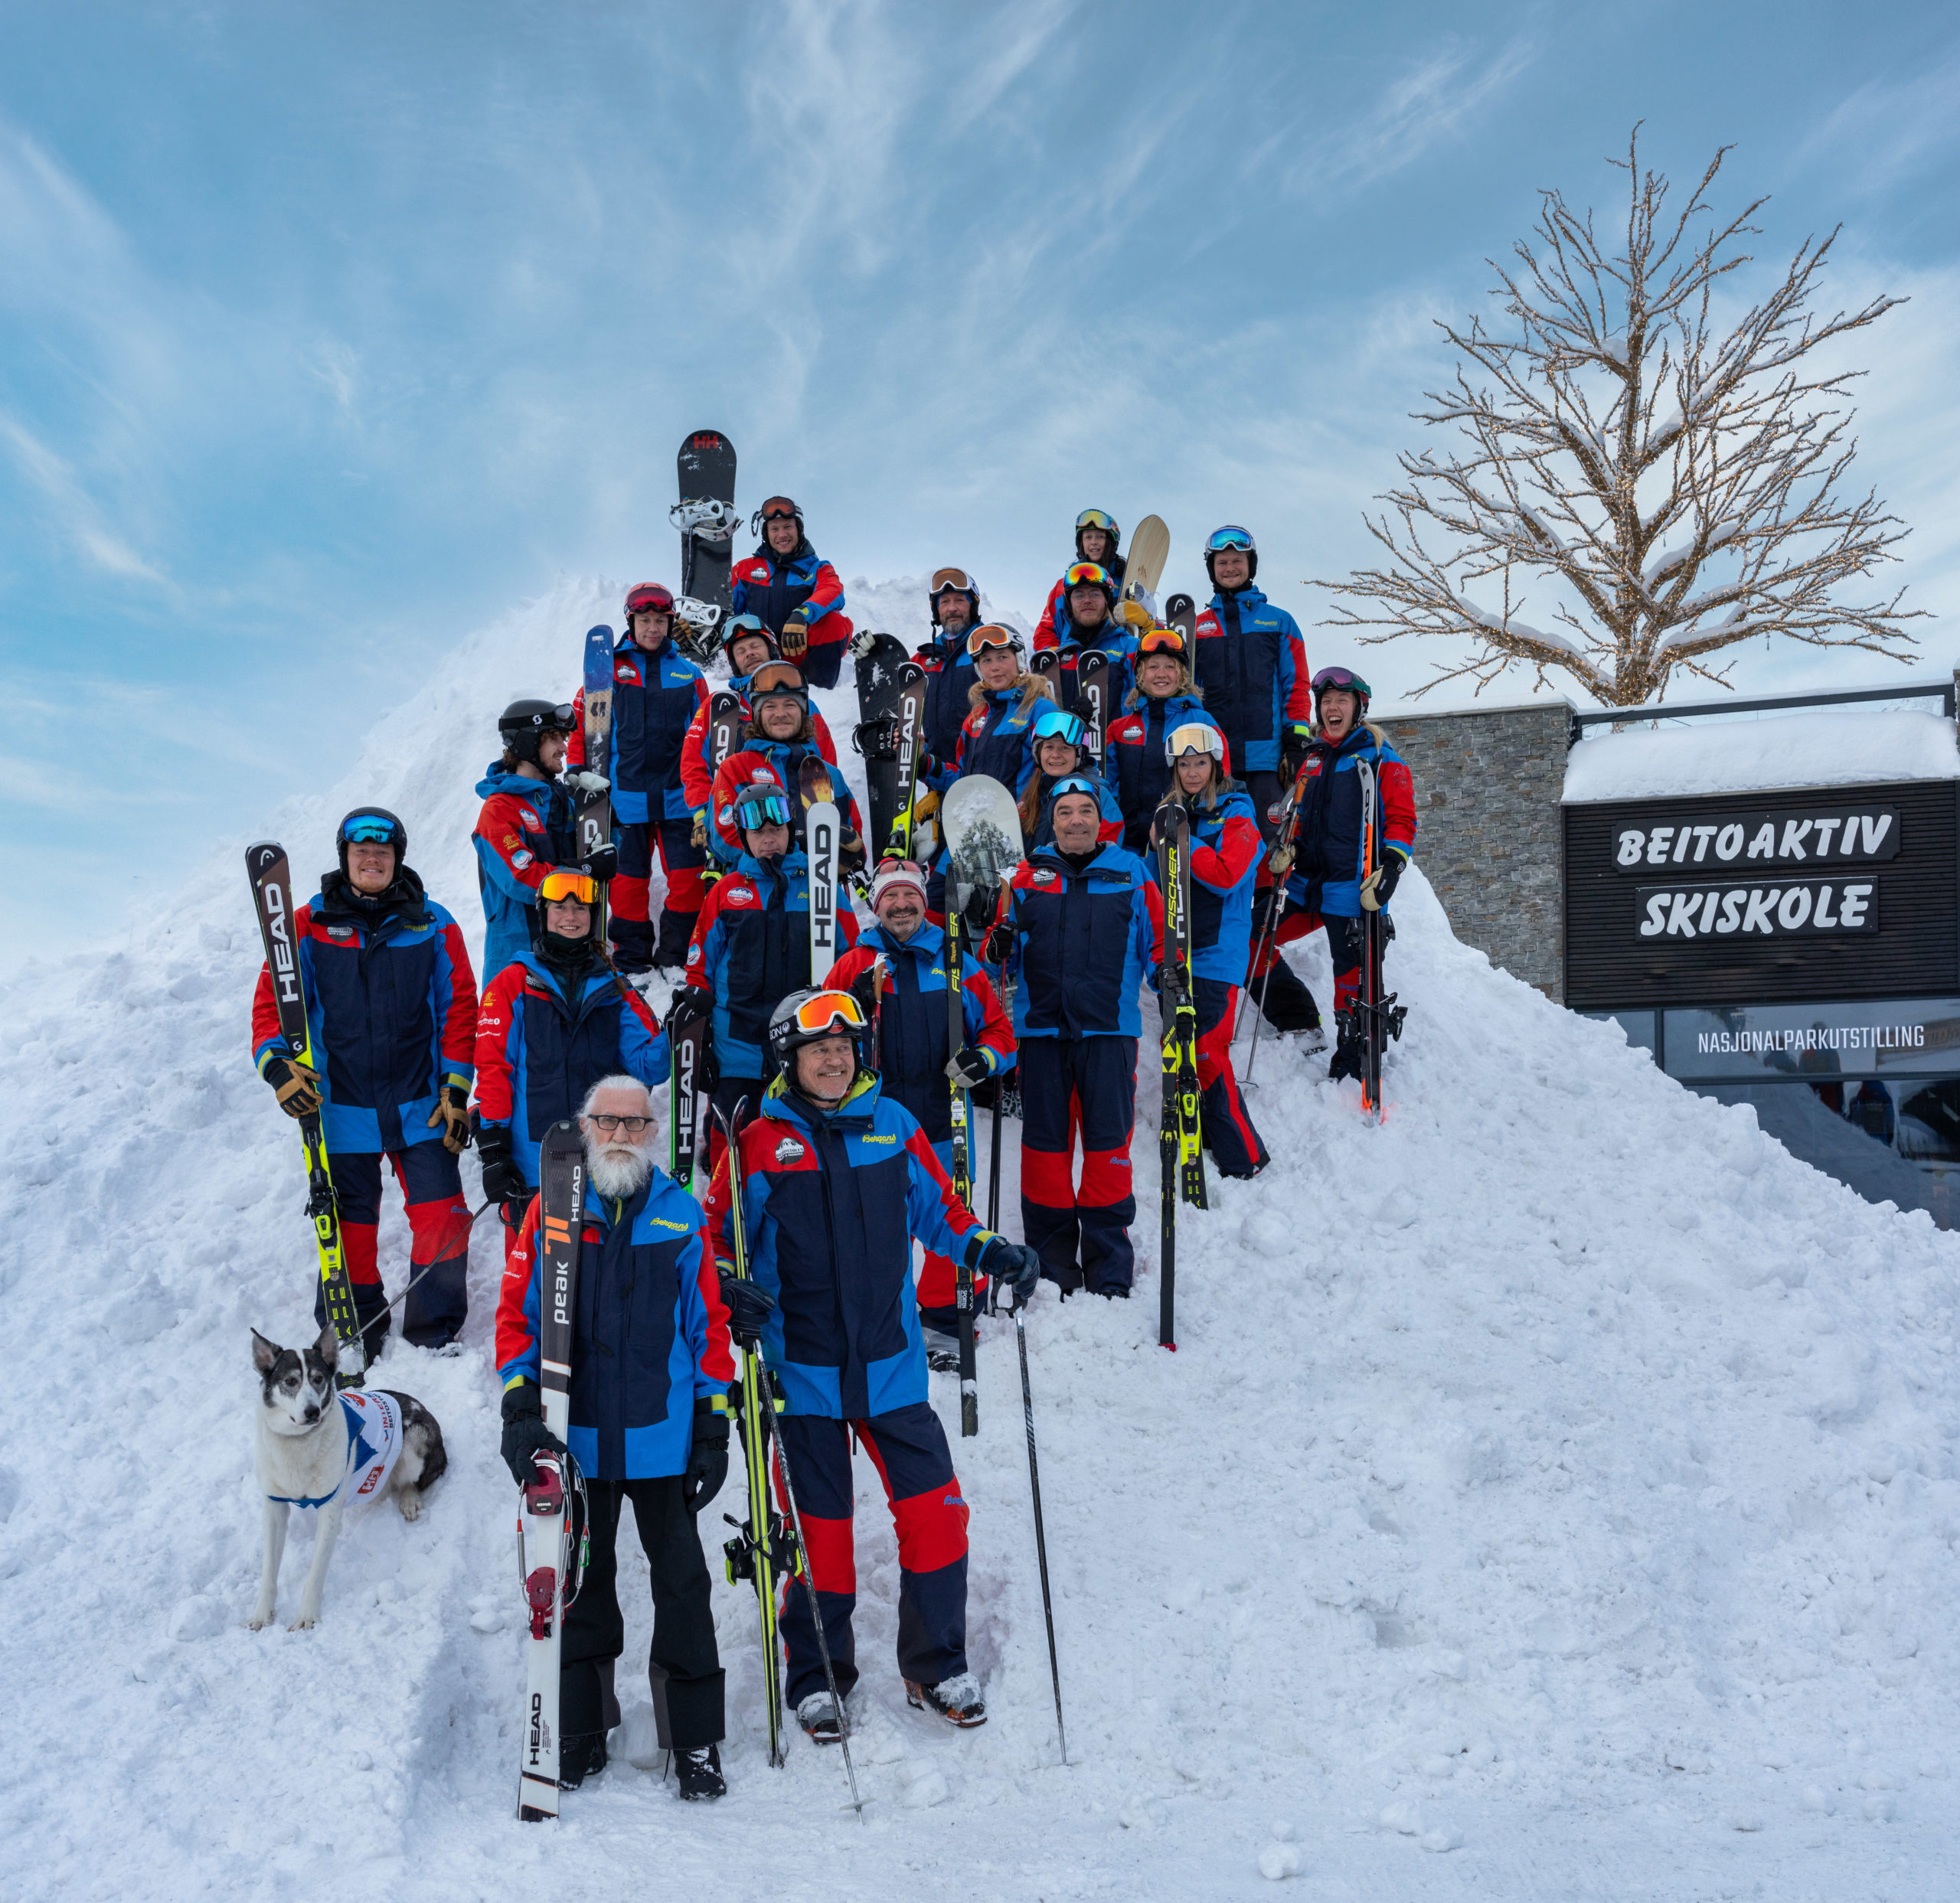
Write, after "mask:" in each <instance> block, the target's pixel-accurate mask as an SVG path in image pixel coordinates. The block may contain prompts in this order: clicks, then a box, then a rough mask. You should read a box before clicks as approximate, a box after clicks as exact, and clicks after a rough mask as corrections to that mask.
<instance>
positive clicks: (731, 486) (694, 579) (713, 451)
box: [676, 429, 735, 616]
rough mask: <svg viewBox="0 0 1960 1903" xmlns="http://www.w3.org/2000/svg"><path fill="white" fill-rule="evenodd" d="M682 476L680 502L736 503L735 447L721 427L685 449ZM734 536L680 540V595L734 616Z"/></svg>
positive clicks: (694, 437)
mask: <svg viewBox="0 0 1960 1903" xmlns="http://www.w3.org/2000/svg"><path fill="white" fill-rule="evenodd" d="M676 461H677V462H678V465H679V473H680V478H681V501H683V502H699V501H709V500H712V501H717V502H727V503H729V504H733V501H734V500H735V446H734V445H733V443H732V442H730V441H729V440H728V439H727V437H726V436H724V435H723V434H722V433H721V432H720V430H719V429H697V430H694V431H693V432H691V434H690V435H689V436H688V438H687V439H686V440H685V441H684V442H683V443H682V444H681V453H680V455H679V456H678V458H677V459H676ZM734 555H735V543H734V538H733V537H732V536H724V537H722V538H721V540H720V541H718V542H710V541H707V540H704V538H703V537H700V536H698V535H688V534H683V535H682V536H681V593H682V594H684V595H689V596H693V598H694V599H695V600H696V601H704V602H713V603H714V605H715V606H716V607H717V608H719V609H720V610H721V612H722V613H723V615H724V616H726V615H730V614H733V612H734V604H733V602H731V601H730V599H729V594H728V570H729V568H730V565H731V564H732V563H733V560H734Z"/></svg>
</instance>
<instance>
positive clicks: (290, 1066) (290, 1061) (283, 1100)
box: [259, 1057, 320, 1117]
mask: <svg viewBox="0 0 1960 1903" xmlns="http://www.w3.org/2000/svg"><path fill="white" fill-rule="evenodd" d="M259 1075H260V1076H261V1077H263V1078H264V1079H265V1080H266V1082H267V1083H269V1084H270V1085H272V1087H273V1095H274V1096H275V1097H276V1098H278V1099H279V1108H280V1109H282V1110H283V1111H285V1112H286V1115H288V1116H289V1117H310V1116H311V1115H312V1114H313V1112H314V1111H316V1110H318V1109H319V1107H320V1077H319V1072H317V1071H312V1070H309V1069H307V1068H306V1066H305V1065H304V1064H302V1062H300V1061H299V1059H298V1058H296V1057H268V1058H267V1059H266V1067H265V1069H263V1070H262V1071H260V1073H259Z"/></svg>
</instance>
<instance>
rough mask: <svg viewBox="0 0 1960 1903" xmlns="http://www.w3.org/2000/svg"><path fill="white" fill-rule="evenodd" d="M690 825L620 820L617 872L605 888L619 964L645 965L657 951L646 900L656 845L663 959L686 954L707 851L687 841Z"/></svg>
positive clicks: (639, 967) (673, 959) (636, 968)
mask: <svg viewBox="0 0 1960 1903" xmlns="http://www.w3.org/2000/svg"><path fill="white" fill-rule="evenodd" d="M649 797H650V798H657V797H658V795H649ZM618 831H619V838H618V841H617V842H616V843H617V844H618V846H619V871H618V873H616V874H615V875H614V877H613V880H612V884H611V885H609V886H607V888H606V900H607V903H609V905H610V906H611V907H612V922H611V923H610V925H609V927H608V928H607V930H608V935H609V936H610V938H612V945H613V948H614V950H615V951H616V952H617V953H618V954H619V962H620V963H621V964H622V965H624V966H625V967H626V968H627V969H628V970H629V971H639V970H642V969H643V968H645V966H647V965H650V964H651V963H652V961H653V958H654V955H655V952H654V933H653V921H652V916H651V913H650V912H649V911H648V898H649V896H650V893H651V890H652V882H653V855H654V852H655V848H656V847H658V850H659V854H660V869H661V872H662V873H663V874H665V877H666V880H667V896H666V899H665V901H664V902H663V904H662V908H661V915H660V947H659V948H660V952H661V962H662V963H663V964H674V965H678V964H679V963H680V962H681V960H682V959H684V958H685V957H686V956H687V955H688V939H689V938H691V937H693V935H694V918H695V915H696V914H697V913H698V912H700V910H701V897H702V886H701V868H702V867H704V866H705V865H706V864H707V853H706V852H705V851H704V850H703V849H702V848H701V847H699V846H697V845H694V844H691V841H692V840H693V837H694V821H692V820H691V819H663V820H661V821H659V822H658V824H653V823H652V822H651V821H648V822H645V823H635V822H633V821H627V820H622V821H619V827H618Z"/></svg>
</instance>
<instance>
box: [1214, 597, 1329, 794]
mask: <svg viewBox="0 0 1960 1903" xmlns="http://www.w3.org/2000/svg"><path fill="white" fill-rule="evenodd" d="M1196 645H1197V684H1198V685H1199V686H1200V687H1202V688H1203V689H1204V704H1205V705H1206V706H1207V707H1208V708H1210V710H1211V714H1212V717H1213V718H1214V720H1217V723H1218V724H1219V726H1221V727H1222V728H1223V730H1224V731H1225V735H1226V737H1227V739H1229V740H1230V742H1231V743H1232V758H1233V760H1234V761H1235V762H1236V766H1235V767H1234V769H1233V770H1234V771H1235V772H1239V773H1242V774H1253V773H1272V772H1278V771H1279V753H1280V746H1281V743H1282V739H1284V737H1285V736H1284V730H1285V728H1286V727H1287V726H1289V725H1292V724H1293V723H1296V722H1297V723H1299V724H1300V725H1302V726H1304V725H1305V724H1306V723H1307V722H1308V721H1309V720H1312V718H1313V687H1312V677H1311V676H1310V675H1309V674H1308V672H1307V649H1306V644H1305V642H1304V641H1302V640H1301V638H1300V628H1299V623H1298V622H1295V620H1294V619H1293V617H1292V615H1289V614H1288V613H1287V612H1286V611H1285V609H1283V608H1276V607H1274V606H1273V605H1272V603H1271V602H1269V601H1268V600H1267V599H1266V597H1265V596H1263V594H1261V593H1260V592H1259V590H1258V589H1256V588H1250V587H1248V588H1240V589H1234V590H1233V592H1231V593H1230V594H1229V595H1222V594H1215V595H1214V596H1212V598H1211V600H1210V605H1208V606H1207V608H1206V609H1205V610H1204V612H1203V613H1202V614H1201V615H1199V616H1198V618H1197V643H1196Z"/></svg>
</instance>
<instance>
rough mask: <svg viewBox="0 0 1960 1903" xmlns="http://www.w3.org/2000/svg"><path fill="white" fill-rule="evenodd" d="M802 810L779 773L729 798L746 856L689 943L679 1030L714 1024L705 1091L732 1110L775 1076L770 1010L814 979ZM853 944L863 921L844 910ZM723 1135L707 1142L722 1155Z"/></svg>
mask: <svg viewBox="0 0 1960 1903" xmlns="http://www.w3.org/2000/svg"><path fill="white" fill-rule="evenodd" d="M729 811H730V821H731V823H732V824H733V825H734V826H735V827H737V828H739V837H740V840H741V842H742V851H741V856H740V858H738V859H737V860H736V862H735V863H734V865H733V867H732V868H731V869H730V870H729V871H727V873H724V874H723V875H722V876H721V877H720V879H718V880H716V881H715V883H714V884H713V885H712V886H710V887H709V888H708V894H707V903H706V904H704V906H702V907H701V917H700V918H699V919H697V920H696V922H695V924H694V939H693V942H691V944H690V945H688V963H687V981H686V983H685V984H684V985H683V986H682V987H681V989H680V990H679V991H676V992H675V994H674V1002H673V1004H672V1006H671V1008H670V1009H669V1010H668V1024H669V1025H670V1027H671V1026H673V1025H675V1024H684V1023H694V1022H697V1021H701V1022H706V1023H709V1024H710V1025H711V1027H712V1030H713V1033H714V1034H713V1037H712V1040H711V1041H710V1045H709V1048H708V1049H707V1052H706V1053H705V1056H706V1057H707V1074H706V1075H705V1076H704V1077H703V1078H702V1079H701V1082H702V1085H703V1087H704V1088H708V1089H713V1090H714V1101H715V1103H716V1105H717V1107H718V1108H720V1109H721V1110H722V1111H725V1112H726V1113H727V1115H730V1116H733V1115H734V1113H735V1107H736V1105H737V1104H738V1103H740V1102H741V1100H742V1099H743V1098H744V1097H746V1098H747V1099H748V1100H749V1108H750V1111H752V1112H753V1110H754V1109H755V1107H756V1105H757V1104H758V1103H759V1102H760V1101H761V1099H762V1094H763V1078H764V1077H765V1076H766V1075H767V1063H766V1059H767V1049H766V1046H767V1042H768V1031H769V1014H770V1012H772V1011H773V1010H775V1009H776V1006H777V1005H778V1004H780V1003H781V1002H782V1000H783V998H784V997H786V996H787V995H788V994H789V993H790V992H791V991H795V989H796V988H797V987H799V985H805V984H808V983H809V982H810V861H809V858H808V854H805V852H804V850H802V847H800V846H799V845H797V844H796V843H795V834H794V832H793V831H792V827H793V824H794V817H795V807H794V805H792V799H791V796H790V795H789V794H787V793H786V792H783V790H782V788H781V787H780V786H779V785H777V784H776V782H775V780H774V779H773V778H765V779H763V780H762V781H760V782H756V783H755V784H753V785H748V786H745V787H742V788H738V789H737V790H736V791H735V792H734V793H733V795H731V797H730V801H729ZM837 923H838V934H839V935H840V936H841V938H842V939H843V941H844V943H845V944H846V945H851V944H854V943H855V942H856V940H857V919H856V917H855V916H854V914H853V913H852V912H851V909H850V908H849V907H848V906H843V907H841V908H840V909H839V910H838V921H837ZM719 1146H720V1135H719V1134H718V1132H717V1134H714V1135H713V1136H711V1137H710V1140H709V1147H710V1155H711V1156H712V1155H714V1154H719Z"/></svg>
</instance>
